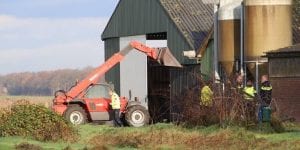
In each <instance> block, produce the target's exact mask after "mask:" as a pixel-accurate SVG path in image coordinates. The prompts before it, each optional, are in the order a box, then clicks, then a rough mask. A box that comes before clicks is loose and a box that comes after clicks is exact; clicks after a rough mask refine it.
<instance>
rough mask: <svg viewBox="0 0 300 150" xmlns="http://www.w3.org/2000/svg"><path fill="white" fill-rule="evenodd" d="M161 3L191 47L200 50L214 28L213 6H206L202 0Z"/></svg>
mask: <svg viewBox="0 0 300 150" xmlns="http://www.w3.org/2000/svg"><path fill="white" fill-rule="evenodd" d="M160 2H161V4H162V6H163V7H164V8H165V10H166V12H167V13H168V15H169V16H170V18H171V19H172V20H173V22H174V23H175V24H176V26H177V28H178V29H179V31H180V32H181V33H182V35H183V36H184V37H185V38H186V40H187V42H188V43H189V44H190V46H191V47H193V48H194V49H198V48H199V47H200V45H201V44H202V43H203V41H204V40H205V38H206V37H207V35H208V34H209V30H210V28H211V27H212V26H213V4H204V3H203V2H202V0H160Z"/></svg>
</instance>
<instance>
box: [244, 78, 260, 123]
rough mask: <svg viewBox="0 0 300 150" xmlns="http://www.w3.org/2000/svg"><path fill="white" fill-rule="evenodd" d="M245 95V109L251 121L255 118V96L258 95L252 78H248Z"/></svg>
mask: <svg viewBox="0 0 300 150" xmlns="http://www.w3.org/2000/svg"><path fill="white" fill-rule="evenodd" d="M243 93H244V94H243V96H244V99H245V110H246V112H247V118H248V120H249V121H254V120H255V105H256V102H255V97H256V93H257V92H256V90H255V88H254V86H253V83H252V81H251V80H248V81H247V83H246V86H245V87H244V89H243Z"/></svg>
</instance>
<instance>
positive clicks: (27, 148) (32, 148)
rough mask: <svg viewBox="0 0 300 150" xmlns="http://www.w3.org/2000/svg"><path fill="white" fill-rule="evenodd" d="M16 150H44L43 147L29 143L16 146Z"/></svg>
mask: <svg viewBox="0 0 300 150" xmlns="http://www.w3.org/2000/svg"><path fill="white" fill-rule="evenodd" d="M15 149H16V150H42V147H40V146H38V145H34V144H29V143H21V144H18V145H16V146H15Z"/></svg>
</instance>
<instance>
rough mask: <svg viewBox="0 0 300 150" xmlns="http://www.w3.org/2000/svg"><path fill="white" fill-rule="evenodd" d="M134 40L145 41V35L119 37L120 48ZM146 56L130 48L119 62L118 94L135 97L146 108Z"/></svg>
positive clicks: (132, 98)
mask: <svg viewBox="0 0 300 150" xmlns="http://www.w3.org/2000/svg"><path fill="white" fill-rule="evenodd" d="M132 40H136V41H140V42H141V43H144V44H145V43H146V36H145V35H141V36H129V37H121V38H120V50H122V49H123V48H125V47H126V46H127V45H128V44H129V42H130V41H132ZM147 81H148V79H147V56H146V55H145V54H144V53H141V52H139V51H136V50H132V51H131V52H129V54H128V55H127V56H126V57H125V58H124V60H123V61H121V63H120V92H121V93H120V95H122V96H125V97H127V98H130V97H129V91H131V100H134V97H137V98H138V99H139V100H140V101H141V102H142V104H143V105H144V106H145V107H146V108H147V106H148V105H147V95H148V85H147Z"/></svg>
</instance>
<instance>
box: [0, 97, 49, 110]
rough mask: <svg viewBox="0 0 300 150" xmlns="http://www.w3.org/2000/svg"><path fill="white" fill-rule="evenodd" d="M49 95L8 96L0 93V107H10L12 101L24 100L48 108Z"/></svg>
mask: <svg viewBox="0 0 300 150" xmlns="http://www.w3.org/2000/svg"><path fill="white" fill-rule="evenodd" d="M52 99H53V97H51V96H8V95H2V96H0V108H10V107H11V106H12V104H13V103H15V102H17V101H20V100H26V101H29V102H30V103H31V104H38V105H42V106H45V107H47V108H50V107H51V105H52Z"/></svg>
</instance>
